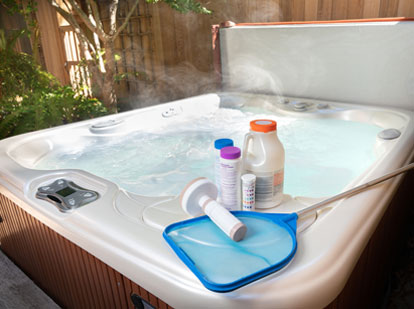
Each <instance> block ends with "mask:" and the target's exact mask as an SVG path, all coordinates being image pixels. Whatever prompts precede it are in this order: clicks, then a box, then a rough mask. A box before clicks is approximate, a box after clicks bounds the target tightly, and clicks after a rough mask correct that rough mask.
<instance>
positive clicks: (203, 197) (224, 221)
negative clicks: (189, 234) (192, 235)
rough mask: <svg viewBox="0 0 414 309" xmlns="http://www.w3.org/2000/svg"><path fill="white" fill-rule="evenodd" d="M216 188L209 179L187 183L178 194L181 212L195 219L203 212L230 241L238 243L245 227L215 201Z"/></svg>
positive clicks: (244, 231)
mask: <svg viewBox="0 0 414 309" xmlns="http://www.w3.org/2000/svg"><path fill="white" fill-rule="evenodd" d="M216 198H217V187H216V185H215V184H214V183H213V182H211V181H210V180H209V179H207V178H205V177H200V178H196V179H194V180H192V181H191V182H189V183H188V184H187V185H186V186H185V188H184V189H183V191H182V192H181V194H180V204H181V207H182V208H183V210H184V211H185V212H186V213H188V214H189V215H191V216H193V217H195V216H198V215H200V214H202V213H203V212H204V213H205V214H206V215H207V216H209V217H210V219H211V220H212V221H213V222H214V223H215V224H216V225H217V226H218V227H219V228H220V229H221V230H222V231H223V232H224V233H225V234H226V235H227V236H229V237H230V238H231V239H232V240H234V241H240V240H242V239H243V238H244V236H245V235H246V232H247V227H246V225H245V224H243V223H242V222H241V221H240V220H239V219H237V218H236V217H235V216H233V215H232V214H231V213H230V212H229V211H228V210H227V209H226V208H224V207H223V206H221V205H220V204H219V203H218V202H217V201H216Z"/></svg>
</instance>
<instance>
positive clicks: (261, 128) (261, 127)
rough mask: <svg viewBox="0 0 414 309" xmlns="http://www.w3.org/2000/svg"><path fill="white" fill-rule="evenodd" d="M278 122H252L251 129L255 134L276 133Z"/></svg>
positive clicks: (259, 120)
mask: <svg viewBox="0 0 414 309" xmlns="http://www.w3.org/2000/svg"><path fill="white" fill-rule="evenodd" d="M276 127H277V124H276V121H274V120H269V119H257V120H252V121H250V129H252V131H255V132H264V133H267V132H271V131H276Z"/></svg>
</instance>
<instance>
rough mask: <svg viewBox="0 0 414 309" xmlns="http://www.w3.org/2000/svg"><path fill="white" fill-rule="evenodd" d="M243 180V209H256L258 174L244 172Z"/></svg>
mask: <svg viewBox="0 0 414 309" xmlns="http://www.w3.org/2000/svg"><path fill="white" fill-rule="evenodd" d="M241 181H242V210H245V211H254V210H255V191H256V190H255V187H256V175H254V174H244V175H243V176H242V177H241Z"/></svg>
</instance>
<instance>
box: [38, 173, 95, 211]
mask: <svg viewBox="0 0 414 309" xmlns="http://www.w3.org/2000/svg"><path fill="white" fill-rule="evenodd" d="M36 197H37V198H39V199H42V200H45V201H48V202H50V203H52V204H54V205H55V206H56V207H57V208H58V209H59V210H60V211H62V212H71V211H74V210H75V209H77V208H79V207H81V206H84V205H86V204H89V203H91V202H93V201H95V200H97V199H98V198H99V193H98V192H96V191H93V190H89V189H85V188H82V187H81V186H79V185H77V184H76V183H74V182H73V181H70V180H67V179H64V178H60V179H57V180H55V181H54V182H53V183H50V184H48V185H46V186H41V187H39V188H38V189H37V192H36Z"/></svg>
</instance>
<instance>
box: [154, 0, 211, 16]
mask: <svg viewBox="0 0 414 309" xmlns="http://www.w3.org/2000/svg"><path fill="white" fill-rule="evenodd" d="M146 1H147V2H148V3H157V2H161V1H162V2H165V3H166V4H168V5H169V6H170V7H171V8H173V9H174V10H176V11H178V12H180V13H188V12H194V13H198V14H211V11H210V10H209V9H207V8H206V7H204V6H203V5H201V3H200V2H197V1H195V0H146Z"/></svg>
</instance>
